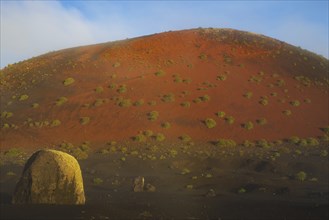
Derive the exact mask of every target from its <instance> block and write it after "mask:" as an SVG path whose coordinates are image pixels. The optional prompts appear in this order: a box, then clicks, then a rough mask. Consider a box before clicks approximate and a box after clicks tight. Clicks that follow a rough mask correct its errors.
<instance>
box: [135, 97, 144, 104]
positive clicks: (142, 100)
mask: <svg viewBox="0 0 329 220" xmlns="http://www.w3.org/2000/svg"><path fill="white" fill-rule="evenodd" d="M142 105H144V99H140V100H137V101H136V102H135V103H134V106H142Z"/></svg>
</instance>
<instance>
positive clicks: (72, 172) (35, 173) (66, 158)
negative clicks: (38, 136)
mask: <svg viewBox="0 0 329 220" xmlns="http://www.w3.org/2000/svg"><path fill="white" fill-rule="evenodd" d="M13 203H15V204H24V203H32V204H84V203H85V195H84V188H83V180H82V174H81V170H80V166H79V163H78V161H77V160H76V159H75V158H74V157H73V156H71V155H69V154H67V153H64V152H61V151H56V150H40V151H37V152H36V153H34V154H33V155H32V156H31V157H30V159H29V160H28V161H27V163H26V164H25V167H24V171H23V174H22V177H21V179H20V181H19V182H18V183H17V185H16V189H15V192H14V196H13Z"/></svg>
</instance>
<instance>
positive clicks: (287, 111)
mask: <svg viewBox="0 0 329 220" xmlns="http://www.w3.org/2000/svg"><path fill="white" fill-rule="evenodd" d="M282 113H283V114H285V115H287V116H289V115H291V114H292V112H291V111H290V110H289V109H287V110H284V111H283V112H282Z"/></svg>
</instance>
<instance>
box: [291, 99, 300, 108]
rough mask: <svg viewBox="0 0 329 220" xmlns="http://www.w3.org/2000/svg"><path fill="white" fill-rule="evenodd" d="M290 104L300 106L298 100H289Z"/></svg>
mask: <svg viewBox="0 0 329 220" xmlns="http://www.w3.org/2000/svg"><path fill="white" fill-rule="evenodd" d="M290 104H291V105H292V106H296V107H297V106H300V102H299V101H298V100H294V101H291V102H290Z"/></svg>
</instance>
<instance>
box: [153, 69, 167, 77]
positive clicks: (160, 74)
mask: <svg viewBox="0 0 329 220" xmlns="http://www.w3.org/2000/svg"><path fill="white" fill-rule="evenodd" d="M154 75H156V76H164V75H166V72H165V71H163V70H159V71H157V72H155V73H154Z"/></svg>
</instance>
